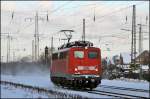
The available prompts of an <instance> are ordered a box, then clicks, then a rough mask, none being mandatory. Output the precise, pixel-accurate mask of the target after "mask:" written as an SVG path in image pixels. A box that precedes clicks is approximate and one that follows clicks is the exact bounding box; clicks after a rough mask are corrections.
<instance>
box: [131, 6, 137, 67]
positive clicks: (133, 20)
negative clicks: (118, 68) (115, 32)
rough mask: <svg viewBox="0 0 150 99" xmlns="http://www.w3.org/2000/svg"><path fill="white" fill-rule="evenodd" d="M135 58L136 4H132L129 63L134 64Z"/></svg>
mask: <svg viewBox="0 0 150 99" xmlns="http://www.w3.org/2000/svg"><path fill="white" fill-rule="evenodd" d="M135 58H136V6H135V5H133V14H132V42H131V63H133V64H135Z"/></svg>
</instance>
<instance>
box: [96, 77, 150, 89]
mask: <svg viewBox="0 0 150 99" xmlns="http://www.w3.org/2000/svg"><path fill="white" fill-rule="evenodd" d="M101 85H109V86H117V87H126V88H135V89H145V90H149V82H135V81H133V82H131V81H122V80H119V79H118V80H107V79H103V80H102V83H101ZM99 86H100V85H99Z"/></svg>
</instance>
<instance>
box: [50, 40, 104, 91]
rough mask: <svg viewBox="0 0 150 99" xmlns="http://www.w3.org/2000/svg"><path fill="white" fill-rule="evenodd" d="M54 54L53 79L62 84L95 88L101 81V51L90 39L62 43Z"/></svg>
mask: <svg viewBox="0 0 150 99" xmlns="http://www.w3.org/2000/svg"><path fill="white" fill-rule="evenodd" d="M58 49H59V50H58V51H56V52H53V54H52V66H51V69H50V71H51V80H52V81H53V82H54V83H55V84H58V85H61V86H69V87H74V88H90V89H93V88H95V87H97V85H98V84H100V83H101V75H102V67H101V51H100V49H99V48H96V47H93V43H91V42H88V41H75V42H70V43H67V44H64V45H62V46H61V47H60V48H58Z"/></svg>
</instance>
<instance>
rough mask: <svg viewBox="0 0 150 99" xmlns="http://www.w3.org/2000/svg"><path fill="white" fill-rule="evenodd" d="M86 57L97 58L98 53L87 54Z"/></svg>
mask: <svg viewBox="0 0 150 99" xmlns="http://www.w3.org/2000/svg"><path fill="white" fill-rule="evenodd" d="M88 57H89V58H97V57H98V53H97V52H89V53H88Z"/></svg>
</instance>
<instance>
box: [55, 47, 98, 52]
mask: <svg viewBox="0 0 150 99" xmlns="http://www.w3.org/2000/svg"><path fill="white" fill-rule="evenodd" d="M72 48H85V47H70V48H64V49H59V50H57V51H54V52H53V53H60V52H65V51H68V50H70V49H72ZM88 48H97V47H88Z"/></svg>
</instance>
